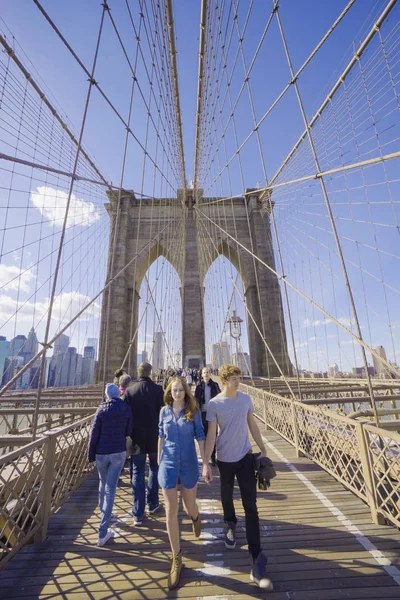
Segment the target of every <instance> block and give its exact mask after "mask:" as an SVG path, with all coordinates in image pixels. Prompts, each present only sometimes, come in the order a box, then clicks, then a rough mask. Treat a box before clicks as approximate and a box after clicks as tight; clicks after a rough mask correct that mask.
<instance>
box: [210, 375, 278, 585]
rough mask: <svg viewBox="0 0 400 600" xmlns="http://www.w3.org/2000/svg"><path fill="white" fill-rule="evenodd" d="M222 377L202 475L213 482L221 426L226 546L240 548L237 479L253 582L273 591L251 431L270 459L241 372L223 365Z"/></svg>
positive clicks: (220, 466) (212, 410)
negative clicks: (213, 460) (213, 455)
mask: <svg viewBox="0 0 400 600" xmlns="http://www.w3.org/2000/svg"><path fill="white" fill-rule="evenodd" d="M219 376H220V378H221V383H222V386H223V387H222V392H221V393H220V394H218V395H217V396H215V398H212V399H211V400H210V401H209V402H208V407H207V421H208V432H207V440H206V448H205V452H204V455H205V456H204V462H203V473H202V474H203V477H204V480H205V481H206V482H207V483H210V482H211V481H212V471H211V468H210V465H209V464H208V461H209V458H210V455H211V452H212V450H213V448H214V444H215V439H216V433H217V425H218V427H219V433H218V438H217V443H216V447H217V466H218V470H219V475H220V484H221V502H222V508H223V511H224V521H225V525H226V531H225V546H226V547H227V548H230V549H232V550H233V549H234V548H235V547H236V539H235V530H236V523H237V518H236V514H235V507H234V504H233V486H234V482H235V476H236V479H237V482H238V484H239V489H240V496H241V499H242V504H243V508H244V512H245V519H246V537H247V542H248V545H249V553H250V554H251V556H252V559H253V567H252V569H251V572H250V579H251V581H254V582H255V583H256V584H257V585H258V586H259V587H261V588H263V589H268V590H272V589H273V586H272V582H271V580H270V579H269V578H268V577H267V575H266V572H265V568H266V564H267V557H266V556H265V555H264V554H263V552H262V550H261V541H260V522H259V518H258V510H257V489H256V475H255V469H254V462H253V454H252V450H251V444H250V439H249V429H250V433H251V435H252V437H253V439H254V441H255V442H256V444H257V446H258V447H259V449H260V450H261V456H266V450H265V446H264V442H263V440H262V437H261V433H260V430H259V428H258V425H257V423H256V421H255V418H254V416H253V414H254V407H253V403H252V401H251V398H250V396H248V395H247V394H243V393H242V392H239V391H238V390H239V384H240V369H239V368H238V367H236V366H235V365H232V364H227V365H223V366H222V367H221V368H220V369H219Z"/></svg>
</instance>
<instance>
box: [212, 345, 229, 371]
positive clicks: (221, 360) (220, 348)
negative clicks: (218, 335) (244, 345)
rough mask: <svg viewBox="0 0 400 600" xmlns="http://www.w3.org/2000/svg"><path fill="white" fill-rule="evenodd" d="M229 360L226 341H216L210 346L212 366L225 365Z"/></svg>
mask: <svg viewBox="0 0 400 600" xmlns="http://www.w3.org/2000/svg"><path fill="white" fill-rule="evenodd" d="M230 360H231V353H230V351H229V346H228V342H217V343H216V344H213V345H212V346H211V364H212V366H213V367H214V368H217V367H220V366H221V365H226V364H227V363H229V362H230Z"/></svg>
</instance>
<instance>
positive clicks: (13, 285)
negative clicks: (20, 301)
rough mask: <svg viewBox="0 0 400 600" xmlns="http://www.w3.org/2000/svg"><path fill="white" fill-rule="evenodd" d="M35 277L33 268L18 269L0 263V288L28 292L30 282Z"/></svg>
mask: <svg viewBox="0 0 400 600" xmlns="http://www.w3.org/2000/svg"><path fill="white" fill-rule="evenodd" d="M34 278H35V273H34V269H20V268H19V267H16V266H13V265H4V264H1V265H0V289H1V290H3V291H5V292H11V291H16V290H18V288H19V289H20V291H21V292H29V290H30V284H31V282H32V280H33V279H34Z"/></svg>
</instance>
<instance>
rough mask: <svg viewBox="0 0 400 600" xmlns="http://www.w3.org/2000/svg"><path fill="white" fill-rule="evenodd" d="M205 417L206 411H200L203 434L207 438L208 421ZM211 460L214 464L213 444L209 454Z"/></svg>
mask: <svg viewBox="0 0 400 600" xmlns="http://www.w3.org/2000/svg"><path fill="white" fill-rule="evenodd" d="M206 415H207V412H206V411H201V420H202V421H203V428H204V434H205V436H206V437H207V431H208V421H207V419H206ZM211 460H212V461H213V463H215V444H214V450H213V451H212V454H211Z"/></svg>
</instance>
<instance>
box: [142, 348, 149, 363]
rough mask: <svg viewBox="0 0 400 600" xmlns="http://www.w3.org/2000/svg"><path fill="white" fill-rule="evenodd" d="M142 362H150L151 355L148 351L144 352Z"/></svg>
mask: <svg viewBox="0 0 400 600" xmlns="http://www.w3.org/2000/svg"><path fill="white" fill-rule="evenodd" d="M141 362H149V355H148V353H147V352H146V350H143V352H142V361H141Z"/></svg>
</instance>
